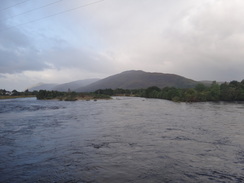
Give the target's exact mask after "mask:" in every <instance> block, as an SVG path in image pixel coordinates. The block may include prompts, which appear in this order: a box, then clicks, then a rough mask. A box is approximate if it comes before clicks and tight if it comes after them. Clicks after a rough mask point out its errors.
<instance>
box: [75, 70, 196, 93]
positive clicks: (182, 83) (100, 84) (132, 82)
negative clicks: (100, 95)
mask: <svg viewBox="0 0 244 183" xmlns="http://www.w3.org/2000/svg"><path fill="white" fill-rule="evenodd" d="M197 83H198V82H197V81H194V80H191V79H188V78H185V77H183V76H179V75H176V74H168V73H167V74H164V73H158V72H145V71H141V70H130V71H124V72H122V73H119V74H115V75H112V76H109V77H107V78H104V79H101V80H99V81H97V82H94V83H92V84H90V85H88V86H85V87H80V88H78V89H77V90H76V91H77V92H93V91H95V90H98V89H106V88H111V89H116V88H122V89H142V88H148V87H150V86H157V87H159V88H164V87H167V86H168V87H177V88H190V87H194V86H195V85H196V84H197Z"/></svg>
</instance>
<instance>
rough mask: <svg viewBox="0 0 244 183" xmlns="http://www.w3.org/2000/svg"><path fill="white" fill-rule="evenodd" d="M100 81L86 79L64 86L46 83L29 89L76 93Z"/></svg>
mask: <svg viewBox="0 0 244 183" xmlns="http://www.w3.org/2000/svg"><path fill="white" fill-rule="evenodd" d="M98 80H99V79H95V78H94V79H84V80H78V81H72V82H69V83H64V84H46V83H39V84H37V85H36V86H33V87H30V88H28V90H29V91H34V90H37V91H39V90H50V91H51V90H56V91H64V92H66V91H68V90H69V89H70V90H71V91H75V90H76V89H77V88H80V87H84V86H87V85H90V84H91V83H94V82H96V81H98Z"/></svg>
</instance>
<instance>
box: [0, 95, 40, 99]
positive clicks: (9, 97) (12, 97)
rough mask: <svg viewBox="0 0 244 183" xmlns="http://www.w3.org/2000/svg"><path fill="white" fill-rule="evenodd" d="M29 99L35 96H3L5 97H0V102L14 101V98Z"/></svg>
mask: <svg viewBox="0 0 244 183" xmlns="http://www.w3.org/2000/svg"><path fill="white" fill-rule="evenodd" d="M29 97H36V96H35V95H28V96H25V95H20V96H11V95H5V96H0V100H3V99H15V98H29Z"/></svg>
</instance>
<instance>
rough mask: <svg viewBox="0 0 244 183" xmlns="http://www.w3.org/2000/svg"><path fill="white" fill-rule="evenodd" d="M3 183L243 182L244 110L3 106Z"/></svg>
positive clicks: (164, 105)
mask: <svg viewBox="0 0 244 183" xmlns="http://www.w3.org/2000/svg"><path fill="white" fill-rule="evenodd" d="M0 182H1V183H22V182H27V183H34V182H37V183H39V182H45V183H48V182H51V183H56V182H57V183H59V182H60V183H76V182H77V183H127V182H128V183H163V182H173V183H177V182H178V183H182V182H194V183H196V182H204V183H205V182H221V183H222V182H238V183H239V182H244V103H224V102H219V103H174V102H170V101H166V100H159V99H144V98H129V97H115V98H114V99H113V100H99V101H75V102H64V101H40V100H36V99H35V98H25V99H10V100H1V101H0Z"/></svg>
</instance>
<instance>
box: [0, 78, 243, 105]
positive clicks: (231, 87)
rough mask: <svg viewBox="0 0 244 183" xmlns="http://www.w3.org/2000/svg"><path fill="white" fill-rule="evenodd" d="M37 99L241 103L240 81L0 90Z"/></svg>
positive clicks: (4, 94)
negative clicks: (84, 89) (121, 98)
mask: <svg viewBox="0 0 244 183" xmlns="http://www.w3.org/2000/svg"><path fill="white" fill-rule="evenodd" d="M33 96H36V98H37V99H39V100H48V99H56V100H64V101H76V100H97V99H110V98H111V96H136V97H145V98H159V99H166V100H171V101H175V102H206V101H244V80H242V81H241V82H238V81H231V82H230V83H227V82H225V83H222V84H218V83H217V82H213V83H212V84H211V85H210V86H207V85H204V84H202V83H198V84H197V85H196V86H195V87H194V88H175V87H165V88H162V89H161V88H159V87H157V86H151V87H149V88H147V89H133V90H129V89H121V88H117V89H115V90H113V89H110V88H108V89H99V90H96V91H95V92H91V93H77V92H58V91H47V90H40V91H34V92H29V91H28V90H26V91H24V92H18V91H16V90H13V91H12V92H9V91H6V90H4V89H1V90H0V99H8V98H17V97H33Z"/></svg>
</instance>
